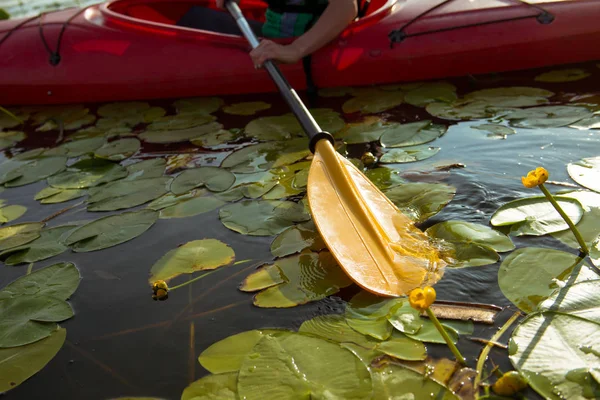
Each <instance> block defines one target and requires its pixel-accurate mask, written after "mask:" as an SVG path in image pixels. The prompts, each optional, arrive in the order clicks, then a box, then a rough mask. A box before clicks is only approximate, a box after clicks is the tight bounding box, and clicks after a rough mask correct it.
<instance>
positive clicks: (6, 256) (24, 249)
mask: <svg viewBox="0 0 600 400" xmlns="http://www.w3.org/2000/svg"><path fill="white" fill-rule="evenodd" d="M75 228H76V227H75V226H74V225H65V226H57V227H54V228H48V229H44V230H42V231H40V237H39V238H37V239H35V240H34V241H32V242H29V243H27V244H24V245H21V246H17V247H13V248H11V249H8V250H5V251H3V252H2V253H0V258H2V259H3V260H4V263H5V264H6V265H17V264H22V263H33V262H37V261H41V260H45V259H47V258H50V257H54V256H56V255H58V254H61V253H62V252H64V251H65V250H67V248H68V247H67V246H66V245H64V244H63V242H62V238H63V236H65V235H66V234H68V232H70V231H72V230H73V229H75Z"/></svg>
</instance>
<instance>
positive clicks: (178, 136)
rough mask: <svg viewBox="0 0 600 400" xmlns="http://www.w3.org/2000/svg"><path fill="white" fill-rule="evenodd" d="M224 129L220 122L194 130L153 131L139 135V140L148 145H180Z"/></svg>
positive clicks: (197, 127) (194, 128)
mask: <svg viewBox="0 0 600 400" xmlns="http://www.w3.org/2000/svg"><path fill="white" fill-rule="evenodd" d="M221 129H223V125H221V124H219V123H218V122H210V123H205V124H203V125H199V126H195V127H193V128H182V129H171V130H153V131H146V132H143V133H141V134H140V135H139V138H140V139H142V140H143V141H145V142H148V143H179V142H187V141H189V140H191V139H196V138H198V137H201V136H203V135H206V134H210V133H214V132H217V131H220V130H221Z"/></svg>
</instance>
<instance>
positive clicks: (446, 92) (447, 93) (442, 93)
mask: <svg viewBox="0 0 600 400" xmlns="http://www.w3.org/2000/svg"><path fill="white" fill-rule="evenodd" d="M456 99H458V96H457V95H456V86H454V85H453V84H451V83H448V82H428V83H424V84H423V85H420V86H419V87H417V88H415V89H413V90H410V91H409V92H408V93H406V95H405V96H404V101H405V102H406V103H408V104H412V105H413V106H417V107H425V106H426V105H427V104H430V103H434V102H438V101H441V102H445V103H452V102H453V101H455V100H456Z"/></svg>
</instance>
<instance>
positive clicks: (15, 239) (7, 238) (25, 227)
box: [0, 222, 44, 251]
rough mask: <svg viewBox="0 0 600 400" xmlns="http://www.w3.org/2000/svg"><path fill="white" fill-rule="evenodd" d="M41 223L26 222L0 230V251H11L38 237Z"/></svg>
mask: <svg viewBox="0 0 600 400" xmlns="http://www.w3.org/2000/svg"><path fill="white" fill-rule="evenodd" d="M43 226H44V224H43V223H41V222H28V223H25V224H18V225H12V226H7V227H6V228H0V251H4V250H7V249H12V248H13V247H17V246H21V245H23V244H26V243H29V242H31V241H33V240H35V239H37V238H38V237H40V230H41V229H42V227H43Z"/></svg>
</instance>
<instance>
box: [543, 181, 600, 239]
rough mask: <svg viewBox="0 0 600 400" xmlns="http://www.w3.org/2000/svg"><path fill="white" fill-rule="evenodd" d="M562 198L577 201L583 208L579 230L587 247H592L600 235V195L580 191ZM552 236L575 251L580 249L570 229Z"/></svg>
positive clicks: (563, 194) (564, 194)
mask: <svg viewBox="0 0 600 400" xmlns="http://www.w3.org/2000/svg"><path fill="white" fill-rule="evenodd" d="M561 196H564V197H569V198H574V199H577V201H579V203H581V205H582V206H583V209H584V214H583V217H582V218H581V220H580V221H579V222H578V223H577V230H578V231H579V233H580V234H581V237H582V238H583V240H584V241H585V242H586V243H587V245H588V246H591V245H592V243H593V242H594V241H595V240H596V238H597V237H598V234H599V233H600V232H599V230H598V226H600V194H599V193H594V192H590V191H587V190H578V191H573V192H568V193H561ZM552 236H553V237H555V238H556V239H558V240H560V241H561V242H563V243H564V244H566V245H567V246H569V247H572V248H574V249H578V248H579V247H580V246H579V243H578V242H577V239H576V238H575V235H573V232H571V230H570V229H566V230H564V231H561V232H556V233H553V234H552Z"/></svg>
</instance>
